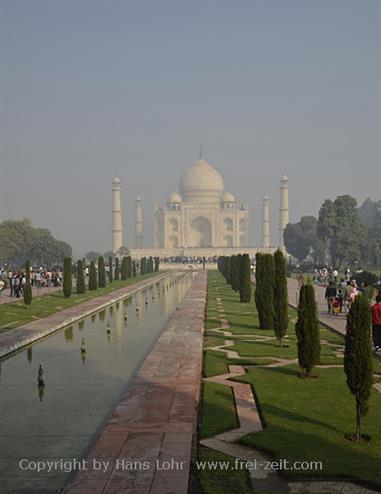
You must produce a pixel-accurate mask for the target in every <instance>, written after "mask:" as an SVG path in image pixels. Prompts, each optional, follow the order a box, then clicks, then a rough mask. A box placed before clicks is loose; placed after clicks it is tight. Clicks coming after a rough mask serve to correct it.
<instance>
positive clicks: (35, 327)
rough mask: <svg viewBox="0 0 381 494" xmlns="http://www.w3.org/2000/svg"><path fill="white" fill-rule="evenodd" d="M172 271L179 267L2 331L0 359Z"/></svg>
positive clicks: (165, 277)
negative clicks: (4, 331)
mask: <svg viewBox="0 0 381 494" xmlns="http://www.w3.org/2000/svg"><path fill="white" fill-rule="evenodd" d="M176 274H179V271H176V272H165V273H163V274H159V275H156V276H153V277H150V278H148V279H147V280H142V281H139V282H138V283H136V284H132V285H128V286H126V287H124V288H119V289H118V290H115V291H113V292H110V293H107V294H104V295H100V296H99V297H95V298H93V299H91V300H88V301H87V302H82V303H81V304H78V305H77V306H73V307H69V308H67V309H64V310H62V311H59V312H56V313H55V314H52V315H50V316H48V317H45V318H43V319H37V320H36V321H33V322H30V323H28V324H25V325H23V326H19V327H17V328H15V329H11V330H9V331H7V332H6V333H2V334H0V359H2V358H4V357H6V356H7V355H9V354H11V353H14V352H16V351H17V350H20V349H21V348H23V347H25V346H28V345H30V344H32V343H34V342H36V341H38V340H40V339H42V338H45V337H46V336H49V335H51V334H53V333H55V332H57V331H59V330H60V329H63V328H64V327H66V326H70V325H71V324H74V323H75V322H77V321H80V320H81V319H83V318H85V317H87V316H89V315H91V314H93V313H94V312H98V311H100V310H102V309H104V308H105V307H108V306H109V305H112V304H114V303H116V302H119V301H120V300H123V299H124V298H126V297H129V296H131V295H134V294H135V293H136V292H139V291H140V290H144V289H145V288H147V287H149V286H150V285H153V284H155V283H158V282H160V281H163V280H165V279H167V278H170V277H173V276H174V275H176Z"/></svg>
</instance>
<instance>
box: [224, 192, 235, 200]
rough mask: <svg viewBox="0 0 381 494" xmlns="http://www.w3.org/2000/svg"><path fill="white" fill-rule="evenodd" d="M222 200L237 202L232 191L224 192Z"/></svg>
mask: <svg viewBox="0 0 381 494" xmlns="http://www.w3.org/2000/svg"><path fill="white" fill-rule="evenodd" d="M222 202H236V200H235V197H234V196H233V194H232V193H231V192H224V193H223V195H222Z"/></svg>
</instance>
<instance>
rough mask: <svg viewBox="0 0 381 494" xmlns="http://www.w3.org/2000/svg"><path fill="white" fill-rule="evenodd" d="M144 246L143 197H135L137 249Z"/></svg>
mask: <svg viewBox="0 0 381 494" xmlns="http://www.w3.org/2000/svg"><path fill="white" fill-rule="evenodd" d="M142 247H143V208H142V198H141V197H140V196H138V197H137V198H136V199H135V249H141V248H142Z"/></svg>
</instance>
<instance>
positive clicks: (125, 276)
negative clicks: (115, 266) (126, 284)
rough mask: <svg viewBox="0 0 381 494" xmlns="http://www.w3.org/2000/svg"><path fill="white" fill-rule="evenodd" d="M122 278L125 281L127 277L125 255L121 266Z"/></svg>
mask: <svg viewBox="0 0 381 494" xmlns="http://www.w3.org/2000/svg"><path fill="white" fill-rule="evenodd" d="M120 279H121V280H123V281H125V280H126V279H127V257H126V256H124V257H123V259H122V265H121V268H120Z"/></svg>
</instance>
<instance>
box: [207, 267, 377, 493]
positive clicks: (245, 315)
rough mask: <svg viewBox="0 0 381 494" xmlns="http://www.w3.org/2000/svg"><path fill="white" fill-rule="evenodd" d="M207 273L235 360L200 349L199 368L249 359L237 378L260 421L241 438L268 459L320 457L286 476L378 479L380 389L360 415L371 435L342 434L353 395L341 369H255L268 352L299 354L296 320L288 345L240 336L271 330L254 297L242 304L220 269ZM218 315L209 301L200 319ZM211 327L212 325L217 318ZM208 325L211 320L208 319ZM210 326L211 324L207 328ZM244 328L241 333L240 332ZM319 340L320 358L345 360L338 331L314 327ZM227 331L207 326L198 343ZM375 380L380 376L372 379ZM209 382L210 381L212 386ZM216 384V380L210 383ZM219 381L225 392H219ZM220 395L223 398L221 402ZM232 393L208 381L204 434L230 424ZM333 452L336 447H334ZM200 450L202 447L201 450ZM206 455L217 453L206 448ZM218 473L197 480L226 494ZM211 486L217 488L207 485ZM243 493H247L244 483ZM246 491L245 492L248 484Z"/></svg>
mask: <svg viewBox="0 0 381 494" xmlns="http://www.w3.org/2000/svg"><path fill="white" fill-rule="evenodd" d="M213 279H214V280H216V282H217V283H216V284H217V286H218V287H219V291H218V294H219V296H221V298H222V299H223V307H224V310H225V314H226V317H227V319H228V320H229V322H230V325H231V328H230V329H229V330H230V331H231V332H232V333H233V336H232V337H230V339H232V340H234V346H232V347H229V349H230V350H235V351H237V352H238V353H239V355H240V356H242V357H244V358H243V359H242V360H241V359H229V358H228V357H227V356H226V354H225V353H222V352H218V351H213V350H206V351H205V352H204V375H205V376H213V375H218V374H223V373H226V372H227V366H228V364H232V363H233V362H234V363H241V364H242V363H244V365H245V364H246V365H248V364H250V363H253V364H254V365H251V366H250V367H247V369H248V371H247V373H246V374H243V375H242V376H240V377H238V378H236V379H235V380H238V381H242V382H246V383H249V384H250V385H252V386H253V387H254V389H255V391H256V394H257V396H258V399H259V404H260V408H261V411H262V414H263V417H264V420H265V422H266V428H265V430H263V431H261V432H259V433H255V434H249V435H247V436H245V437H244V438H242V439H241V441H242V442H243V443H244V444H245V445H247V446H252V447H254V448H256V449H262V450H264V451H266V452H267V453H268V454H269V455H270V456H271V457H273V458H274V459H280V458H284V459H288V460H289V461H293V460H296V461H303V460H306V459H308V460H309V461H310V460H312V461H313V460H314V461H321V462H322V463H323V469H322V471H321V472H317V471H312V470H311V471H303V472H298V471H288V472H287V473H284V475H286V476H287V477H288V478H290V479H292V480H295V479H298V478H300V479H301V478H305V479H306V478H314V479H315V478H318V479H327V480H341V479H349V480H354V481H361V480H362V481H365V482H367V483H370V484H372V485H374V486H378V487H380V486H381V475H380V472H381V427H380V425H379V424H380V420H379V418H380V417H381V395H380V393H378V392H377V391H376V390H374V391H373V392H372V397H371V402H370V412H369V415H368V416H367V417H365V418H364V420H363V432H364V433H365V434H368V435H369V436H371V440H370V442H363V443H361V444H355V443H353V442H351V441H349V440H348V439H346V437H345V434H348V433H351V432H353V428H354V411H355V410H354V399H353V396H352V395H351V394H350V392H349V390H348V387H347V385H346V382H345V377H346V376H345V373H344V370H343V368H325V369H318V368H315V369H314V372H313V373H314V375H315V376H317V378H314V379H310V380H303V379H300V378H298V373H299V367H298V366H297V365H288V366H285V367H281V368H260V367H255V364H261V363H262V362H263V363H269V362H270V361H271V359H269V358H268V357H285V358H297V344H296V343H297V341H296V336H295V330H294V324H293V323H290V326H289V332H288V336H289V337H288V338H287V340H286V341H285V343H286V344H287V345H288V346H289V347H288V348H280V346H279V344H278V342H277V341H276V340H269V341H261V342H260V341H243V340H245V339H248V337H249V335H265V336H273V331H272V330H261V329H259V327H258V319H257V314H256V310H255V306H254V303H253V302H251V303H249V304H240V303H239V297H238V294H236V293H234V292H233V291H232V290H231V288H230V287H229V286H227V284H226V283H225V281H224V280H223V277H222V276H221V275H220V274H219V273H209V288H210V287H212V282H213ZM209 293H210V298H213V300H215V296H216V295H215V292H214V290H210V291H209ZM215 314H216V306H215V304H214V303H213V304H212V303H209V304H208V306H207V310H206V319H207V320H208V321H211V319H210V318H211V317H214V316H215ZM289 315H290V319H295V318H296V311H295V309H291V308H290V311H289ZM215 326H216V325H215ZM211 327H212V326H211ZM211 327H210V328H209V329H211ZM239 335H242V336H239ZM320 337H321V340H324V341H328V342H329V343H330V344H331V345H338V346H331V345H326V344H324V341H322V345H321V363H322V364H337V363H342V362H343V357H342V356H336V355H335V353H339V351H340V348H341V349H342V348H343V345H344V338H343V337H342V336H341V335H338V334H336V333H334V332H332V331H330V330H329V329H327V328H321V329H320ZM225 339H229V337H228V338H225V337H221V338H220V337H219V336H218V334H217V333H212V332H210V331H209V332H208V333H207V334H206V340H205V345H204V346H211V345H216V344H217V345H218V344H222V343H220V342H223V341H224V340H225ZM373 361H374V371H375V372H378V373H381V362H380V361H379V360H378V359H373ZM375 380H376V381H377V380H378V381H379V380H380V378H375ZM209 385H212V386H213V387H212V388H210V387H209ZM216 386H217V387H216ZM223 388H225V389H227V390H228V391H225V392H224V391H223ZM224 401H226V403H225V404H224ZM233 403H234V402H233V397H232V395H231V391H230V389H229V388H228V387H227V386H223V385H215V384H212V383H206V384H205V387H204V393H203V408H202V422H201V431H202V434H203V436H202V437H207V436H209V435H213V434H215V432H214V430H218V432H222V431H224V430H228V429H231V428H232V427H233V426H232V424H233V422H234V420H236V414H235V410H234V409H233V408H232V404H233ZM333 452H334V454H333ZM200 454H201V456H202V455H204V454H205V452H201V453H200ZM209 454H210V455H211V456H213V455H215V454H216V452H214V451H209ZM219 476H221V478H223V473H222V472H219V473H217V474H216V473H214V474H212V473H210V472H209V473H208V472H204V473H203V476H202V485H203V487H205V486H212V487H211V489H212V490H210V491H205V492H211V493H214V492H221V494H229V493H230V492H235V491H233V490H232V489H229V488H226V489H225V488H223V487H222V486H221V487H220V488H217V487H215V486H214V484H213V482H216V484H215V485H216V486H217V485H218V486H219V483H218V482H219V480H220V478H219ZM213 488H214V489H215V490H213ZM242 492H246V491H245V490H242ZM249 492H250V491H249Z"/></svg>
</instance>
